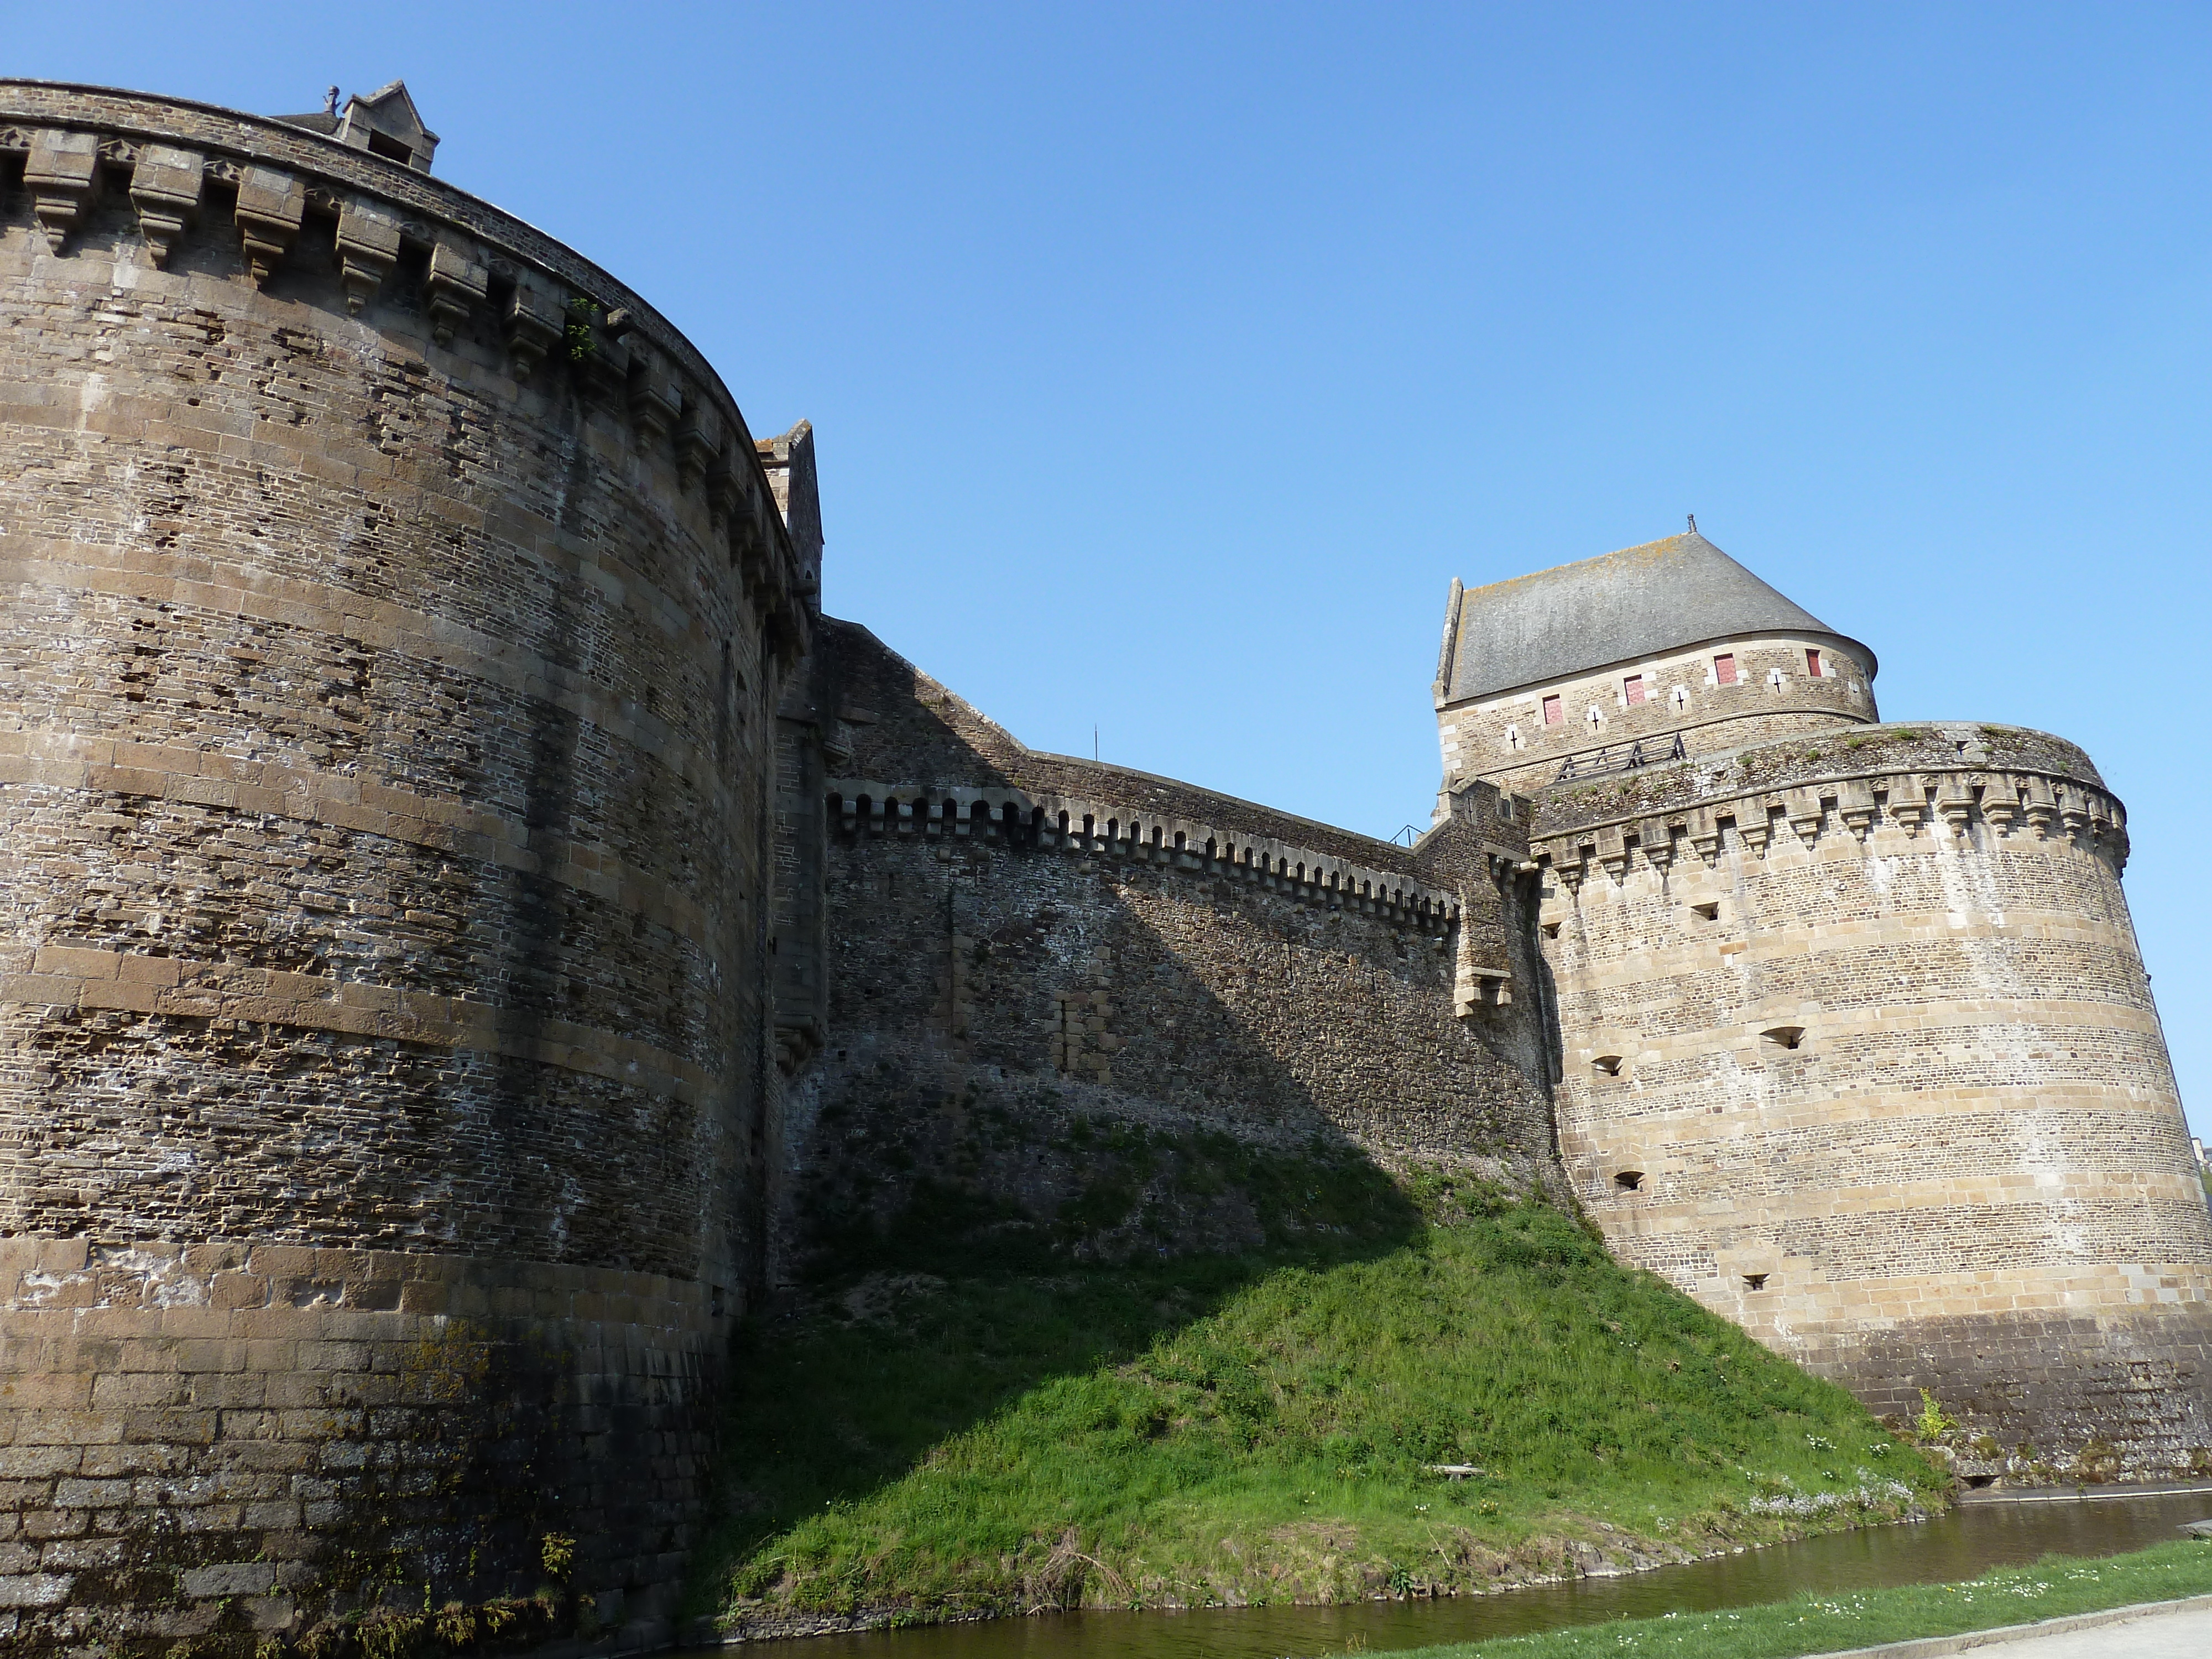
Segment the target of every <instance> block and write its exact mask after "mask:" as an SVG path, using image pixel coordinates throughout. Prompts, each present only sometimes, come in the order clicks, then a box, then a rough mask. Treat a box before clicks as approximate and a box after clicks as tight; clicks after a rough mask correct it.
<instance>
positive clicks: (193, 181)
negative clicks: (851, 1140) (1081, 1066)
mask: <svg viewBox="0 0 2212 1659" xmlns="http://www.w3.org/2000/svg"><path fill="white" fill-rule="evenodd" d="M0 118H5V119H6V120H7V121H8V122H9V123H11V124H15V125H18V126H20V127H21V128H24V129H28V130H34V131H39V132H54V133H58V134H60V135H61V136H62V137H63V138H65V139H68V140H69V141H70V142H68V143H61V142H56V143H50V144H47V145H46V149H42V150H40V152H39V155H38V156H37V157H36V158H34V159H35V161H36V163H37V167H38V168H39V169H40V171H39V180H40V183H39V190H38V192H37V193H36V194H33V193H31V192H25V191H16V192H15V193H13V194H12V195H9V196H6V197H0V203H4V211H5V214H6V217H5V218H4V220H0V313H4V315H5V319H6V321H7V322H8V324H9V327H8V328H7V329H6V330H5V331H4V333H5V337H6V338H7V340H8V341H9V351H10V352H11V353H13V354H14V355H13V356H11V357H10V358H9V361H8V362H6V363H5V364H4V365H0V382H4V384H5V388H6V389H5V391H4V392H0V445H4V450H5V453H6V455H7V458H8V461H9V465H8V466H7V467H6V468H4V469H0V586H4V590H5V593H6V597H7V601H8V603H7V607H6V615H5V618H4V621H0V663H4V666H5V669H6V671H7V675H8V683H9V701H8V704H7V708H6V710H5V713H4V716H0V877H4V879H0V917H4V926H0V1232H4V1233H5V1235H6V1237H5V1239H4V1240H0V1453H4V1455H5V1457H6V1459H7V1463H8V1467H7V1469H6V1473H5V1474H4V1476H0V1480H4V1481H5V1482H6V1483H7V1497H6V1502H5V1504H4V1506H0V1528H4V1536H0V1542H7V1543H9V1546H10V1547H17V1546H19V1545H20V1549H21V1551H22V1552H27V1553H24V1554H23V1556H22V1559H21V1560H20V1561H19V1562H16V1563H15V1565H14V1569H13V1570H12V1571H9V1573H7V1574H6V1575H5V1576H4V1579H0V1600H4V1601H5V1602H6V1603H7V1605H8V1607H9V1609H10V1610H11V1612H10V1613H9V1616H10V1617H11V1618H13V1619H14V1620H15V1622H14V1623H13V1624H12V1625H11V1626H9V1628H8V1631H7V1637H8V1642H9V1650H10V1651H11V1652H24V1653H27V1654H38V1653H42V1652H46V1651H50V1650H64V1649H70V1648H73V1647H75V1646H76V1645H78V1644H81V1643H82V1641H83V1640H85V1639H87V1638H88V1632H92V1631H94V1629H95V1628H96V1629H97V1630H98V1631H99V1632H100V1636H101V1639H102V1641H103V1642H104V1643H106V1645H107V1650H109V1651H112V1652H118V1653H120V1652H131V1651H149V1652H166V1651H167V1650H168V1649H169V1648H170V1647H172V1646H173V1644H175V1643H176V1642H177V1641H179V1640H180V1639H184V1638H199V1637H202V1636H208V1637H210V1638H219V1640H220V1642H222V1643H228V1644H232V1645H236V1644H237V1643H239V1642H241V1641H242V1642H246V1644H247V1646H246V1650H251V1645H252V1639H253V1636H254V1632H270V1631H274V1632H289V1634H292V1635H297V1634H299V1633H300V1632H301V1631H303V1630H305V1629H306V1628H307V1627H308V1626H312V1625H313V1624H314V1623H315V1622H316V1621H317V1620H320V1619H322V1618H325V1617H326V1616H329V1615H331V1614H333V1613H341V1612H343V1611H344V1610H346V1609H347V1608H349V1607H362V1606H366V1605H369V1604H372V1603H374V1602H375V1601H378V1600H379V1599H380V1598H390V1599H395V1600H396V1601H398V1602H403V1603H405V1604H407V1605H409V1606H411V1607H415V1608H416V1609H419V1608H420V1607H421V1606H422V1602H423V1599H424V1597H425V1595H429V1596H431V1597H432V1598H434V1599H435V1601H441V1602H442V1601H445V1600H447V1599H449V1598H453V1599H460V1600H464V1601H468V1600H477V1599H482V1598H484V1597H487V1596H490V1595H498V1594H501V1593H507V1592H522V1593H527V1592H528V1591H530V1590H532V1589H534V1588H535V1587H536V1586H537V1584H538V1583H539V1582H540V1581H541V1580H542V1579H543V1577H544V1565H543V1563H542V1560H541V1559H540V1556H541V1540H542V1538H543V1537H544V1535H545V1534H551V1533H557V1534H573V1535H574V1537H576V1538H577V1540H578V1541H579V1542H578V1547H577V1553H576V1561H575V1566H574V1586H575V1588H576V1589H580V1590H582V1591H585V1592H586V1593H589V1594H592V1595H595V1596H597V1597H598V1598H599V1603H600V1606H601V1608H602V1609H603V1611H605V1612H607V1613H611V1614H612V1615H613V1622H615V1623H617V1624H619V1623H622V1622H623V1621H624V1620H629V1621H631V1622H633V1623H635V1625H636V1626H637V1631H638V1632H648V1631H649V1630H650V1629H651V1628H652V1620H653V1619H654V1618H655V1617H657V1616H665V1613H666V1611H667V1609H668V1607H669V1597H670V1595H671V1592H672V1589H673V1587H674V1583H675V1580H676V1577H677V1575H678V1572H679V1571H680V1564H681V1559H682V1555H683V1552H684V1549H685V1548H686V1547H688V1544H689V1542H690V1538H691V1535H692V1529H693V1528H695V1527H696V1524H697V1521H698V1514H699V1510H698V1503H699V1498H700V1496H701V1493H702V1484H701V1482H702V1460H703V1458H704V1456H705V1454H706V1449H707V1446H708V1439H707V1436H708V1427H709V1423H710V1420H711V1403H712V1393H713V1389H714V1380H715V1377H716V1376H717V1374H718V1366H719V1364H720V1356H721V1354H722V1352H723V1350H724V1347H725V1346H726V1335H727V1333H728V1330H729V1328H730V1321H731V1319H732V1317H733V1316H735V1315H736V1314H738V1312H739V1311H741V1310H743V1308H744V1306H745V1305H746V1300H747V1297H748V1295H749V1293H750V1290H751V1289H752V1288H753V1287H754V1286H755V1285H757V1282H758V1280H759V1278H760V1274H761V1272H762V1261H763V1254H762V1253H763V1248H764V1227H765V1209H764V1206H765V1194H764V1193H763V1190H762V1183H763V1165H762V1160H761V1157H760V1153H759V1150H758V1147H759V1139H760V1135H761V1133H762V1127H763V1123H764V1121H766V1119H767V1117H768V1116H769V1108H770V1097H772V1096H773V1095H774V1094H775V1092H776V1091H778V1090H779V1089H780V1087H781V1078H780V1074H779V1073H777V1071H776V1069H775V1066H774V1064H773V1060H772V1054H771V1053H770V1050H769V1041H770V1036H769V1024H770V1022H769V1013H768V1000H767V994H766V984H765V980H766V975H765V972H764V968H763V963H764V959H765V956H766V951H767V943H768V940H767V927H768V920H769V919H768V916H767V914H766V909H765V896H766V892H767V889H768V884H769V872H768V871H767V868H766V867H765V861H766V855H767V848H766V844H765V836H764V835H763V834H755V835H750V836H744V835H739V836H732V835H729V834H728V833H726V828H725V827H726V826H727V825H729V824H732V823H750V824H754V825H762V826H764V825H765V824H766V823H767V821H768V817H769V790H770V788H771V787H772V778H771V767H772V763H773V754H772V743H771V730H772V728H771V725H770V722H771V720H772V717H773V710H774V708H775V699H776V697H777V695H778V691H779V687H780V682H781V678H782V677H783V676H784V674H785V673H786V672H787V671H788V669H789V667H790V666H791V665H793V663H795V661H796V660H797V658H798V654H799V649H800V648H801V647H802V646H803V643H804V640H805V633H806V627H807V622H806V618H807V617H808V616H809V614H810V608H809V603H808V596H809V595H811V592H813V591H814V587H813V580H812V574H811V573H812V565H811V560H812V559H813V558H814V557H815V556H816V554H817V551H818V549H815V548H811V549H808V550H806V551H805V561H806V562H805V563H804V564H802V559H801V555H800V550H799V549H797V548H796V547H795V546H794V544H793V541H792V539H791V538H790V536H789V535H788V533H787V532H786V531H785V529H784V527H783V524H782V521H781V516H780V515H779V514H778V513H776V512H775V506H774V504H773V502H772V501H771V497H770V492H769V487H768V481H767V477H766V473H765V471H764V470H763V467H762V466H761V465H759V464H758V463H757V461H755V460H754V459H752V456H751V453H750V452H751V443H750V437H749V436H746V435H744V422H743V420H742V417H741V416H739V415H738V411H737V410H736V409H735V407H734V406H733V405H732V404H730V403H729V402H728V399H727V396H726V393H725V392H723V391H722V389H721V387H720V383H719V381H717V380H714V377H713V376H712V374H711V373H710V372H708V371H706V370H705V368H704V365H703V363H702V362H700V360H699V359H698V357H697V355H696V352H693V351H692V350H690V348H689V347H688V346H687V345H684V343H682V342H681V341H680V337H677V336H676V335H675V334H674V332H673V331H672V330H670V329H669V328H668V327H667V325H665V323H664V322H662V321H661V320H660V319H658V318H657V317H655V316H654V315H653V313H651V312H650V310H649V308H647V307H643V306H641V304H640V303H639V302H638V301H636V300H635V296H633V295H629V294H628V292H627V290H624V289H621V288H620V286H619V285H618V284H617V283H614V282H613V281H612V279H611V278H609V277H607V276H605V273H602V272H598V271H596V270H593V268H592V267H591V266H590V265H588V264H586V262H584V261H582V260H581V259H580V258H577V257H576V256H574V254H571V253H568V252H567V251H566V250H558V249H556V248H555V247H553V246H552V245H550V244H549V243H547V242H546V241H545V240H544V238H543V237H541V236H539V235H538V233H536V232H533V231H530V230H529V229H528V228H526V227H524V226H520V225H519V224H517V223H515V222H512V221H508V220H506V219H505V218H504V217H503V216H500V215H498V214H496V212H495V211H494V210H488V209H486V208H484V207H483V204H480V203H477V202H476V201H474V200H473V198H471V197H465V196H462V195H460V194H459V192H457V191H452V190H450V189H449V188H448V187H447V186H445V185H441V184H439V183H438V182H436V181H435V180H432V179H427V178H424V177H423V176H422V174H420V173H416V172H408V171H402V170H400V169H398V168H395V167H392V166H390V165H389V164H388V163H387V162H386V161H383V160H381V159H380V158H378V157H377V156H374V155H368V154H366V153H364V152H362V151H359V150H356V149H351V148H348V147H347V146H345V145H343V144H341V143H337V142H335V141H331V140H325V139H321V138H318V137H313V135H310V134H303V133H301V132H299V131H295V130H292V129H289V128H284V127H282V126H278V125H272V124H269V123H261V122H256V121H254V120H253V119H252V118H246V117H230V116H217V115H216V114H215V113H214V112H209V111H206V110H204V109H202V108H199V107H197V106H187V105H167V104H164V103H162V102H161V100H153V99H143V98H135V97H129V96H125V95H120V94H98V93H88V92H77V91H71V90H70V89H66V88H54V87H41V86H32V85H27V84H24V83H20V82H7V83H0ZM80 135H81V137H82V142H81V143H79V142H77V138H78V137H79V136H80ZM101 146H105V148H100V147H101ZM94 157H99V158H104V163H102V164H104V165H106V167H108V168H109V169H110V170H111V171H112V172H118V173H128V174H130V175H131V179H132V187H131V190H130V191H128V192H127V193H126V192H125V191H119V190H118V191H113V192H111V193H110V194H109V195H108V196H107V197H100V195H99V194H98V192H97V190H96V188H95V186H96V185H97V184H98V182H99V164H95V161H94V159H93V158H94ZM71 167H74V168H75V171H73V172H72V171H70V168H71ZM141 171H143V178H140V177H139V176H138V173H140V172H141ZM64 209H66V210H67V212H66V213H64ZM64 232H65V233H66V234H65V235H64V234H61V233H64ZM241 239H242V240H241ZM57 247H60V248H61V249H62V252H63V257H61V258H55V257H54V253H55V251H56V248H57ZM540 256H543V257H540ZM495 272H500V273H504V274H501V275H495ZM525 284H526V285H529V286H530V287H532V289H533V291H544V292H568V293H576V294H581V295H588V296H589V297H590V299H591V300H592V302H593V303H594V304H595V305H596V306H598V307H600V308H601V309H602V310H604V309H605V308H606V307H609V306H626V307H628V308H629V314H630V317H631V319H632V320H631V324H630V326H631V329H632V331H633V335H634V337H638V338H640V339H647V338H649V339H651V340H652V341H653V352H654V357H653V361H654V362H655V364H656V365H657V368H656V370H655V378H654V380H653V382H652V385H651V388H650V389H651V392H652V394H653V398H654V399H656V402H655V404H654V406H655V408H656V409H665V408H668V407H671V406H681V405H684V404H698V405H699V406H700V407H701V408H702V410H710V411H711V416H709V417H708V420H709V423H710V424H711V427H712V428H713V429H714V430H715V431H716V432H718V433H724V434H728V435H732V448H733V450H734V451H735V453H736V457H737V459H738V463H739V468H738V471H737V472H736V473H735V475H734V477H728V478H726V480H725V483H724V488H723V491H722V495H721V497H720V500H719V502H718V503H716V502H710V501H709V495H708V490H707V489H705V487H704V485H703V482H702V479H701V478H699V477H696V476H695V477H686V476H685V475H684V472H683V471H682V470H681V469H680V468H679V466H678V464H677V460H676V458H675V457H674V456H673V455H671V454H665V453H660V452H659V450H658V449H656V448H655V447H653V446H650V445H647V444H644V443H641V441H640V439H639V433H638V428H637V427H636V425H635V423H634V411H633V410H632V409H631V408H630V407H629V402H628V398H627V396H626V389H625V388H618V392H622V393H623V395H618V396H617V397H616V398H612V399H608V398H604V397H599V396H596V395H595V394H594V392H592V389H591V382H590V380H589V378H588V377H586V376H580V375H576V374H569V373H567V372H565V369H566V367H568V366H573V365H568V363H567V360H566V359H565V358H564V359H563V363H564V372H562V373H559V374H540V375H538V377H536V378H535V379H534V380H532V381H531V382H529V383H528V384H520V383H518V381H517V380H516V379H515V378H514V376H513V374H512V373H511V372H510V369H509V367H508V363H509V358H508V353H507V341H506V339H505V338H504V337H503V331H502V330H501V325H500V324H501V314H502V313H501V305H500V303H499V302H500V299H501V292H502V291H503V290H505V289H514V288H516V287H518V286H521V285H525ZM809 487H810V488H811V479H810V481H809ZM733 522H741V523H743V524H744V525H745V526H747V530H748V536H749V540H748V543H747V546H748V549H749V554H750V566H749V567H748V568H745V569H744V570H741V569H740V568H738V562H737V558H736V555H737V553H738V549H737V548H736V547H735V546H733V544H732V537H731V533H730V526H731V525H732V523H733ZM802 573H803V574H804V575H805V585H804V586H802V583H801V576H802ZM363 1561H374V1562H375V1563H378V1564H380V1565H377V1567H376V1568H375V1570H374V1571H373V1572H370V1573H368V1574H367V1575H366V1576H364V1573H363V1571H362V1567H361V1565H360V1564H361V1563H362V1562H363ZM210 1651H215V1650H213V1649H211V1650H210Z"/></svg>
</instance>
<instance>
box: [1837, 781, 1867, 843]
mask: <svg viewBox="0 0 2212 1659" xmlns="http://www.w3.org/2000/svg"><path fill="white" fill-rule="evenodd" d="M1836 805H1837V812H1836V816H1837V817H1840V818H1842V819H1843V821H1844V828H1845V829H1848V830H1850V832H1851V837H1852V839H1853V840H1855V841H1857V842H1859V843H1860V844H1861V845H1864V844H1865V842H1866V838H1867V835H1868V832H1869V830H1871V829H1873V828H1874V813H1875V799H1874V791H1873V790H1872V789H1870V788H1869V787H1867V785H1866V784H1865V782H1864V781H1852V782H1850V783H1847V784H1845V785H1844V789H1843V793H1842V794H1841V795H1840V796H1838V799H1837V803H1836Z"/></svg>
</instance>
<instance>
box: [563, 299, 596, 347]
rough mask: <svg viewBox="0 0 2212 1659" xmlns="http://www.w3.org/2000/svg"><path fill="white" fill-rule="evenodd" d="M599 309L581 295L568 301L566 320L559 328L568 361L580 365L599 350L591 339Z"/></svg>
mask: <svg viewBox="0 0 2212 1659" xmlns="http://www.w3.org/2000/svg"><path fill="white" fill-rule="evenodd" d="M598 320H599V307H597V306H595V305H593V304H592V302H591V301H589V300H587V299H586V298H585V297H584V296H583V295H577V296H576V297H575V298H574V299H573V300H571V301H568V320H567V321H566V322H565V323H563V324H562V327H561V343H562V345H563V346H564V347H565V348H566V349H567V350H568V361H569V362H572V363H580V362H585V361H586V360H587V359H588V358H589V357H590V356H591V355H592V353H593V352H594V351H597V350H598V349H599V343H598V342H597V341H595V340H594V339H592V324H593V323H595V322H597V321H598Z"/></svg>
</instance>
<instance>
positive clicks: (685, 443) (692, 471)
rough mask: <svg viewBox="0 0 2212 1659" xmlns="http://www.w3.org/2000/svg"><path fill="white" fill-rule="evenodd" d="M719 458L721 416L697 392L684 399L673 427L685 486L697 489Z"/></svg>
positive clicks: (711, 507)
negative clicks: (680, 412)
mask: <svg viewBox="0 0 2212 1659" xmlns="http://www.w3.org/2000/svg"><path fill="white" fill-rule="evenodd" d="M721 459H722V417H721V416H720V415H719V414H717V413H716V412H715V410H714V405H713V404H711V403H709V402H708V400H707V399H706V398H703V397H702V396H700V395H699V394H698V393H697V392H693V393H692V394H691V395H690V396H689V397H687V398H684V415H683V418H682V419H681V420H679V421H678V422H677V427H676V461H677V465H678V467H680V468H681V469H682V472H683V479H684V489H697V488H698V487H699V485H700V483H702V481H703V480H704V479H705V477H706V476H707V473H708V469H709V468H711V467H714V466H715V465H718V464H719V463H720V460H721ZM713 510H714V499H713V494H712V492H711V491H710V492H709V493H708V511H709V512H710V513H711V512H713Z"/></svg>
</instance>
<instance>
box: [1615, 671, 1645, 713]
mask: <svg viewBox="0 0 2212 1659" xmlns="http://www.w3.org/2000/svg"><path fill="white" fill-rule="evenodd" d="M1620 689H1621V690H1623V691H1626V693H1627V694H1628V706H1629V707H1630V708H1634V707H1635V706H1636V705H1637V704H1638V703H1639V702H1643V701H1644V676H1643V675H1641V674H1631V675H1630V676H1629V677H1628V678H1626V679H1625V680H1623V681H1622V682H1621V683H1620Z"/></svg>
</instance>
